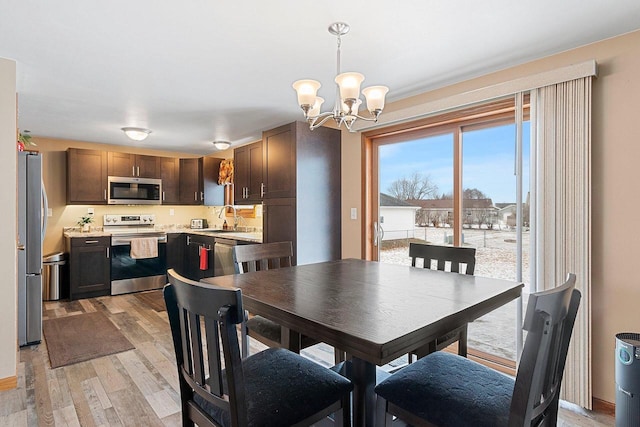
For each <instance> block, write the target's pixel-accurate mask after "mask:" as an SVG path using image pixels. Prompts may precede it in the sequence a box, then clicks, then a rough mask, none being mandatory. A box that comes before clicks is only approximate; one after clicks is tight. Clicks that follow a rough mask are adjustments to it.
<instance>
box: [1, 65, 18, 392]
mask: <svg viewBox="0 0 640 427" xmlns="http://www.w3.org/2000/svg"><path fill="white" fill-rule="evenodd" d="M0 159H1V160H0V182H2V189H0V206H2V227H0V260H2V261H0V262H1V264H0V271H2V276H3V277H4V278H5V280H3V281H2V282H0V293H1V294H2V298H0V325H2V326H0V384H4V385H9V384H10V383H11V381H12V377H15V375H16V366H17V365H16V363H17V357H16V355H17V348H18V323H17V310H16V306H17V292H16V289H17V286H16V283H17V275H16V270H17V256H16V243H17V242H16V236H17V229H16V225H17V224H16V218H17V213H16V209H17V206H16V190H15V189H16V184H17V183H16V173H17V171H16V163H17V156H16V63H15V62H13V61H10V60H7V59H2V58H0ZM3 380H4V381H3Z"/></svg>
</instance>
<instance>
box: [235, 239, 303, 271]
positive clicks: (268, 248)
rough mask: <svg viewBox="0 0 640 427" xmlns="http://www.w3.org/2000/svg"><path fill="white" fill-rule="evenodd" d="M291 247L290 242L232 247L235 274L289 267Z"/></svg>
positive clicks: (291, 256)
mask: <svg viewBox="0 0 640 427" xmlns="http://www.w3.org/2000/svg"><path fill="white" fill-rule="evenodd" d="M292 258H293V246H292V244H291V242H275V243H261V244H256V245H236V246H234V247H233V262H234V264H235V267H236V273H250V272H253V271H260V270H270V269H274V268H280V267H291V259H292Z"/></svg>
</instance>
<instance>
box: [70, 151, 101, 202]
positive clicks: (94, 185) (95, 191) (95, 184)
mask: <svg viewBox="0 0 640 427" xmlns="http://www.w3.org/2000/svg"><path fill="white" fill-rule="evenodd" d="M67 204H68V205H73V204H81V205H87V204H91V205H106V204H107V152H106V151H101V150H86V149H79V148H69V149H68V150H67Z"/></svg>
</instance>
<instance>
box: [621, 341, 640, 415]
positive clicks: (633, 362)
mask: <svg viewBox="0 0 640 427" xmlns="http://www.w3.org/2000/svg"><path fill="white" fill-rule="evenodd" d="M616 427H640V334H636V333H630V332H623V333H620V334H617V335H616Z"/></svg>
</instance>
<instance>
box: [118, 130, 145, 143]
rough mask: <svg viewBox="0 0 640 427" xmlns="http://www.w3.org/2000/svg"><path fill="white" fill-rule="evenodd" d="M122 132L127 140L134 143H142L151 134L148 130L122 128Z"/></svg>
mask: <svg viewBox="0 0 640 427" xmlns="http://www.w3.org/2000/svg"><path fill="white" fill-rule="evenodd" d="M122 130H123V132H124V134H125V135H127V136H128V137H129V139H133V140H134V141H144V140H145V139H147V137H148V136H149V134H150V133H151V131H150V130H149V129H145V128H133V127H124V128H122Z"/></svg>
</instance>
